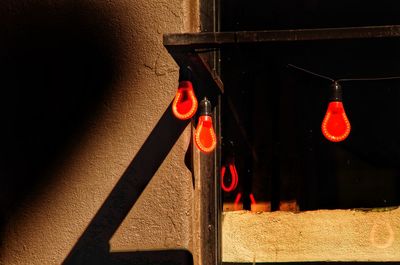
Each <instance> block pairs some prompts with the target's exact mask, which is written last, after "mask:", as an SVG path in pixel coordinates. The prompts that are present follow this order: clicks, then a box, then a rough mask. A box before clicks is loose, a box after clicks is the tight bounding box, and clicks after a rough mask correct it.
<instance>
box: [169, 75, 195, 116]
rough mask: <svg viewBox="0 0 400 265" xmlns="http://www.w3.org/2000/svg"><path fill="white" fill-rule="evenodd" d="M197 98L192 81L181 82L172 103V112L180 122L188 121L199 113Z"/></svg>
mask: <svg viewBox="0 0 400 265" xmlns="http://www.w3.org/2000/svg"><path fill="white" fill-rule="evenodd" d="M197 106H198V103H197V98H196V95H195V94H194V90H193V85H192V82H190V81H180V82H179V87H178V91H177V93H176V95H175V99H174V102H173V103H172V112H173V113H174V115H175V117H177V118H178V119H180V120H188V119H190V118H192V117H193V116H194V114H195V113H196V111H197Z"/></svg>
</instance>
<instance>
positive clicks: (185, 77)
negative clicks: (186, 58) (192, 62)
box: [179, 66, 193, 82]
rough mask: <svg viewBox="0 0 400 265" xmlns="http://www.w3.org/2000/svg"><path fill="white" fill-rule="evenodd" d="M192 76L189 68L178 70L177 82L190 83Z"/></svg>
mask: <svg viewBox="0 0 400 265" xmlns="http://www.w3.org/2000/svg"><path fill="white" fill-rule="evenodd" d="M192 76H193V72H192V69H191V68H190V67H189V66H187V67H181V68H179V82H181V81H192Z"/></svg>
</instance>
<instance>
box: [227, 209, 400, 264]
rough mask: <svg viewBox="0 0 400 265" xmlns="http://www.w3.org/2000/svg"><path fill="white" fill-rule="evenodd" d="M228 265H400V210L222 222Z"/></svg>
mask: <svg viewBox="0 0 400 265" xmlns="http://www.w3.org/2000/svg"><path fill="white" fill-rule="evenodd" d="M222 244H223V245H222V260H223V261H224V262H233V263H237V262H246V263H253V262H299V261H400V208H396V209H391V210H386V211H365V210H362V211H361V210H319V211H308V212H301V213H291V212H279V211H278V212H265V213H252V212H248V211H236V212H225V213H223V216H222Z"/></svg>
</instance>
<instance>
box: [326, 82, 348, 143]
mask: <svg viewBox="0 0 400 265" xmlns="http://www.w3.org/2000/svg"><path fill="white" fill-rule="evenodd" d="M332 88H333V94H332V97H331V101H330V102H329V105H328V110H327V111H326V114H325V117H324V120H323V121H322V125H321V130H322V134H323V135H324V136H325V138H326V139H328V140H329V141H331V142H341V141H343V140H345V139H346V138H347V136H349V134H350V130H351V126H350V121H349V119H348V118H347V115H346V112H345V111H344V107H343V103H342V88H341V87H340V85H339V84H338V83H337V82H334V83H333V86H332Z"/></svg>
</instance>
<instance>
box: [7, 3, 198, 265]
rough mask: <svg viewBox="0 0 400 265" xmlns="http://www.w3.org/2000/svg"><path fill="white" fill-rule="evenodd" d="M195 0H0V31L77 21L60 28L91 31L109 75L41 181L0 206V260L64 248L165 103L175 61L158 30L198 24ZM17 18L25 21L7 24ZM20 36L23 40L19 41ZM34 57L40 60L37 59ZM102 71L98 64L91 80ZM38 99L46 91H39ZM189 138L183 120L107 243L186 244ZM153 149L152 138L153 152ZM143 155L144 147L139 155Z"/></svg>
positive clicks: (55, 255) (53, 259) (57, 255)
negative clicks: (0, 222)
mask: <svg viewBox="0 0 400 265" xmlns="http://www.w3.org/2000/svg"><path fill="white" fill-rule="evenodd" d="M197 7H198V3H197V1H196V0H193V1H192V0H191V1H187V0H152V1H149V0H135V1H123V0H120V1H89V0H82V1H69V0H65V1H28V0H26V1H13V0H10V1H2V3H1V4H0V14H2V18H0V21H2V22H0V36H2V37H1V38H0V39H3V40H4V39H7V38H8V37H9V36H17V35H22V36H24V34H31V33H30V32H29V30H30V28H28V27H27V26H26V25H30V24H31V23H36V22H37V21H38V20H39V21H41V22H40V23H42V24H43V25H41V26H39V27H37V28H36V29H35V30H36V31H38V32H39V33H40V31H41V30H45V32H44V35H45V34H49V32H46V29H47V27H50V26H49V25H52V26H51V27H52V30H54V31H55V32H57V31H58V29H57V25H58V24H59V23H61V24H63V25H64V26H65V25H67V26H68V25H69V23H76V24H77V25H78V26H77V28H76V29H73V28H72V29H71V30H68V32H69V31H71V32H74V31H75V30H76V31H79V32H83V33H82V34H83V35H85V36H86V34H89V35H90V34H92V35H93V36H92V35H90V38H92V39H93V41H95V42H99V45H100V47H102V49H103V48H104V50H107V52H108V54H107V56H108V57H107V58H109V59H110V60H111V61H112V64H110V67H111V68H112V69H109V70H107V71H111V72H112V73H113V74H112V77H110V79H109V83H108V84H107V92H104V95H102V96H101V97H99V99H98V100H97V101H96V104H95V106H96V107H93V108H92V109H91V110H92V112H93V113H90V114H89V115H88V116H87V118H86V119H85V120H84V122H83V126H81V128H83V129H81V130H80V131H79V133H75V134H74V135H73V137H72V138H71V139H69V142H68V143H69V144H68V146H67V148H65V150H64V151H63V152H62V155H60V156H58V158H57V160H56V161H55V162H54V163H52V164H51V165H50V166H49V168H48V169H47V171H46V181H41V182H40V183H39V184H34V185H33V184H32V185H33V186H32V189H30V187H29V188H27V190H29V192H28V193H27V194H25V196H24V198H23V199H21V200H20V201H19V202H18V204H16V205H15V207H14V206H13V207H9V208H12V210H10V209H8V208H7V207H5V208H7V211H6V213H5V221H4V226H3V233H2V239H1V240H2V246H1V256H0V264H7V265H11V264H41V265H44V264H60V263H62V262H63V261H64V259H65V258H66V257H67V256H68V254H69V253H70V252H71V250H72V249H73V248H74V246H75V245H76V243H77V242H78V240H79V238H80V237H81V236H82V234H83V233H84V232H85V230H86V229H88V226H89V224H90V223H91V221H93V218H94V216H95V215H96V213H98V211H99V209H100V207H101V206H102V204H103V203H104V202H105V200H106V198H107V196H108V195H109V194H110V192H111V191H112V189H113V187H114V186H115V185H116V184H117V183H118V181H119V180H120V178H121V176H123V175H124V172H126V169H127V168H128V165H129V164H130V163H131V161H132V160H133V159H134V158H135V156H136V155H137V154H138V152H139V150H140V148H141V147H142V145H143V143H144V142H145V141H146V139H147V138H148V137H149V135H150V133H151V132H152V130H153V129H154V127H155V126H156V124H157V123H158V122H159V120H160V118H161V117H162V115H163V114H164V112H165V111H169V110H168V106H169V104H170V102H171V100H172V99H173V97H174V93H175V89H176V86H177V80H178V67H177V65H176V64H175V63H174V61H173V59H172V58H171V57H170V56H169V54H168V53H167V52H166V50H165V49H164V47H163V45H162V34H163V33H167V32H186V31H196V30H198V14H197V13H198V11H197V9H198V8H197ZM35 12H36V13H37V14H39V15H37V14H36V15H35ZM77 14H79V18H80V19H79V23H78V22H76V20H75V19H76V17H77ZM21 19H22V20H24V21H25V22H26V23H25V24H21V26H15V27H14V26H13V24H15V25H17V24H18V23H19V21H20V20H21ZM60 21H61V22H60ZM1 28H3V29H1ZM60 30H63V29H60ZM36 31H35V32H34V33H32V35H35V34H37V32H36ZM86 31H87V32H86ZM93 32H94V33H93ZM10 34H11V35H10ZM63 34H64V33H63V32H61V34H60V35H63ZM71 34H72V35H73V34H74V33H71ZM104 36H106V37H104ZM10 38H11V37H10ZM77 41H78V43H77V44H76V45H77V46H79V45H80V43H79V38H78V39H77ZM24 45H27V46H29V41H28V42H26V43H24ZM2 47H3V46H2ZM3 48H4V47H3ZM3 51H4V49H3ZM3 51H2V52H3ZM34 52H35V51H33V52H32V53H34ZM42 52H46V51H42ZM59 52H61V53H62V52H63V51H62V50H61V51H59ZM100 53H101V51H100ZM44 56H46V55H44ZM23 62H24V61H23V56H21V63H23ZM36 63H37V66H38V67H40V64H41V61H40V60H38V61H36ZM100 63H101V62H100ZM55 67H57V65H55ZM43 74H44V75H46V73H43ZM102 77H103V76H101V73H100V74H98V76H97V77H93V80H98V79H97V78H99V79H100V80H101V78H102ZM19 78H21V79H23V78H24V76H19ZM55 80H56V81H55V84H57V79H56V78H55ZM66 80H67V79H66ZM66 80H59V81H58V82H60V84H61V82H66ZM79 80H80V81H82V82H84V80H85V78H82V79H79ZM67 81H68V80H67ZM70 85H71V87H73V86H74V85H75V84H74V83H72V84H70ZM100 85H101V84H100ZM83 87H84V85H83ZM54 89H55V91H57V87H56V86H55V87H54ZM54 93H55V95H56V94H57V92H54ZM75 97H79V93H76V94H75V95H74V96H73V97H72V99H74V98H75ZM48 100H49V101H54V100H56V99H55V98H54V97H51V96H49V97H48ZM72 102H73V100H72ZM55 105H56V106H55V107H57V104H55ZM164 129H165V130H167V129H168V128H164ZM28 133H29V132H28ZM27 137H29V136H27ZM160 140H162V139H160ZM189 141H190V128H186V129H185V131H184V133H183V134H182V135H181V137H180V138H179V139H178V141H177V142H176V144H175V145H174V147H173V149H172V150H171V152H169V154H168V155H167V157H166V159H165V160H164V162H163V163H162V165H161V166H160V167H159V168H158V169H157V172H156V174H155V176H154V177H153V178H152V180H151V181H150V183H149V185H148V186H147V187H146V189H145V191H144V193H143V194H141V196H140V197H139V199H138V200H137V201H136V203H135V204H134V206H133V208H132V209H131V210H130V211H129V214H127V215H126V217H124V220H123V222H122V224H121V225H120V226H118V229H117V230H116V232H115V233H114V234H113V236H112V238H111V239H110V250H111V251H112V252H120V251H124V252H129V251H136V250H152V249H170V248H178V249H188V250H192V239H191V238H192V237H191V235H192V213H193V209H192V205H193V184H192V176H191V173H190V171H189V170H188V169H187V167H186V166H185V162H184V158H185V153H186V151H187V149H188V144H189ZM157 149H158V148H157V146H154V152H157V151H158V150H157ZM147 151H148V150H147ZM151 157H152V155H151V152H150V154H147V158H148V159H151ZM21 167H23V165H21ZM141 167H142V168H145V165H143V164H142V165H141ZM134 175H135V174H134V173H132V176H134ZM4 176H5V177H7V175H4ZM21 185H22V184H21ZM124 196H129V194H125V195H124ZM109 210H111V211H112V209H109ZM111 216H112V215H111ZM111 223H112V222H111ZM105 226H107V222H106V223H105Z"/></svg>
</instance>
